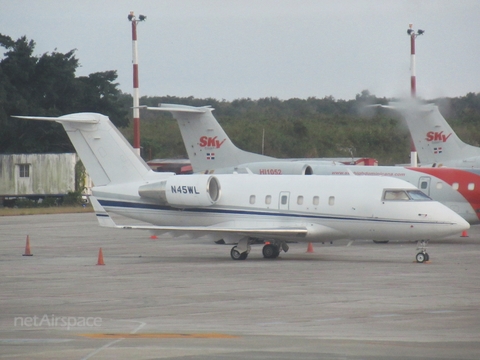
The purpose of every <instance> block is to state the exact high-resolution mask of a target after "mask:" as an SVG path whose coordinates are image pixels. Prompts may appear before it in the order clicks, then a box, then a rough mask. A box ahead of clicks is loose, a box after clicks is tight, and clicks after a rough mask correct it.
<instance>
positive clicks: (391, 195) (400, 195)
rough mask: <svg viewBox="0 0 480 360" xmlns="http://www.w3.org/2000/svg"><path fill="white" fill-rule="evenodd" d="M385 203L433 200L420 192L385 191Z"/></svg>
mask: <svg viewBox="0 0 480 360" xmlns="http://www.w3.org/2000/svg"><path fill="white" fill-rule="evenodd" d="M382 200H384V201H392V200H393V201H411V200H413V201H431V200H432V199H431V198H430V197H428V196H427V195H425V194H424V193H423V192H421V191H420V190H400V189H395V190H384V192H383V199H382Z"/></svg>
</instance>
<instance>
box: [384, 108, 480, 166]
mask: <svg viewBox="0 0 480 360" xmlns="http://www.w3.org/2000/svg"><path fill="white" fill-rule="evenodd" d="M389 107H391V108H393V109H396V110H398V111H399V112H400V113H401V115H402V116H403V117H404V118H405V120H406V122H407V125H408V128H409V130H410V133H411V136H412V139H413V141H414V144H415V148H416V150H417V153H418V157H419V159H420V163H421V164H422V165H432V166H443V165H444V166H452V167H479V166H480V148H479V147H475V146H471V145H468V144H466V143H464V142H463V141H462V140H460V138H459V137H458V136H457V134H455V132H454V131H453V129H452V128H451V127H450V125H449V124H448V123H447V121H446V120H445V118H444V117H443V116H442V114H441V113H440V111H439V110H438V106H436V105H434V104H420V103H418V102H411V101H409V102H398V103H391V104H390V106H389Z"/></svg>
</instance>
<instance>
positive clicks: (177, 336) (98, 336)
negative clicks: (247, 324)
mask: <svg viewBox="0 0 480 360" xmlns="http://www.w3.org/2000/svg"><path fill="white" fill-rule="evenodd" d="M78 335H79V336H84V337H88V338H91V339H235V338H238V336H235V335H228V334H218V333H193V334H177V333H143V334H142V333H141V334H122V333H115V334H78Z"/></svg>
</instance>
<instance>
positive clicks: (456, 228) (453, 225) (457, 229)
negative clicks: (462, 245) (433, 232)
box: [443, 210, 470, 236]
mask: <svg viewBox="0 0 480 360" xmlns="http://www.w3.org/2000/svg"><path fill="white" fill-rule="evenodd" d="M450 211H451V214H450V215H449V216H448V217H447V222H448V223H449V224H450V226H448V227H446V228H445V230H446V232H447V234H445V235H443V236H449V235H455V234H458V233H461V232H462V231H465V230H468V229H470V224H469V223H468V222H467V221H466V220H465V219H464V218H462V217H461V216H460V215H458V214H457V213H455V212H453V211H452V210H450Z"/></svg>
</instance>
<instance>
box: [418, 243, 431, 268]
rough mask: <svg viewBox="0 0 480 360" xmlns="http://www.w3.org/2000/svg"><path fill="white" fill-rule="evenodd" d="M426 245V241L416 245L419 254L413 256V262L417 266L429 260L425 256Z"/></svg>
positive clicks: (427, 256) (426, 255)
mask: <svg viewBox="0 0 480 360" xmlns="http://www.w3.org/2000/svg"><path fill="white" fill-rule="evenodd" d="M427 244H428V240H421V241H419V242H418V244H417V250H420V252H419V253H418V254H417V255H416V256H415V260H417V263H419V264H421V263H424V262H425V261H428V260H430V256H429V255H428V254H427Z"/></svg>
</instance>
